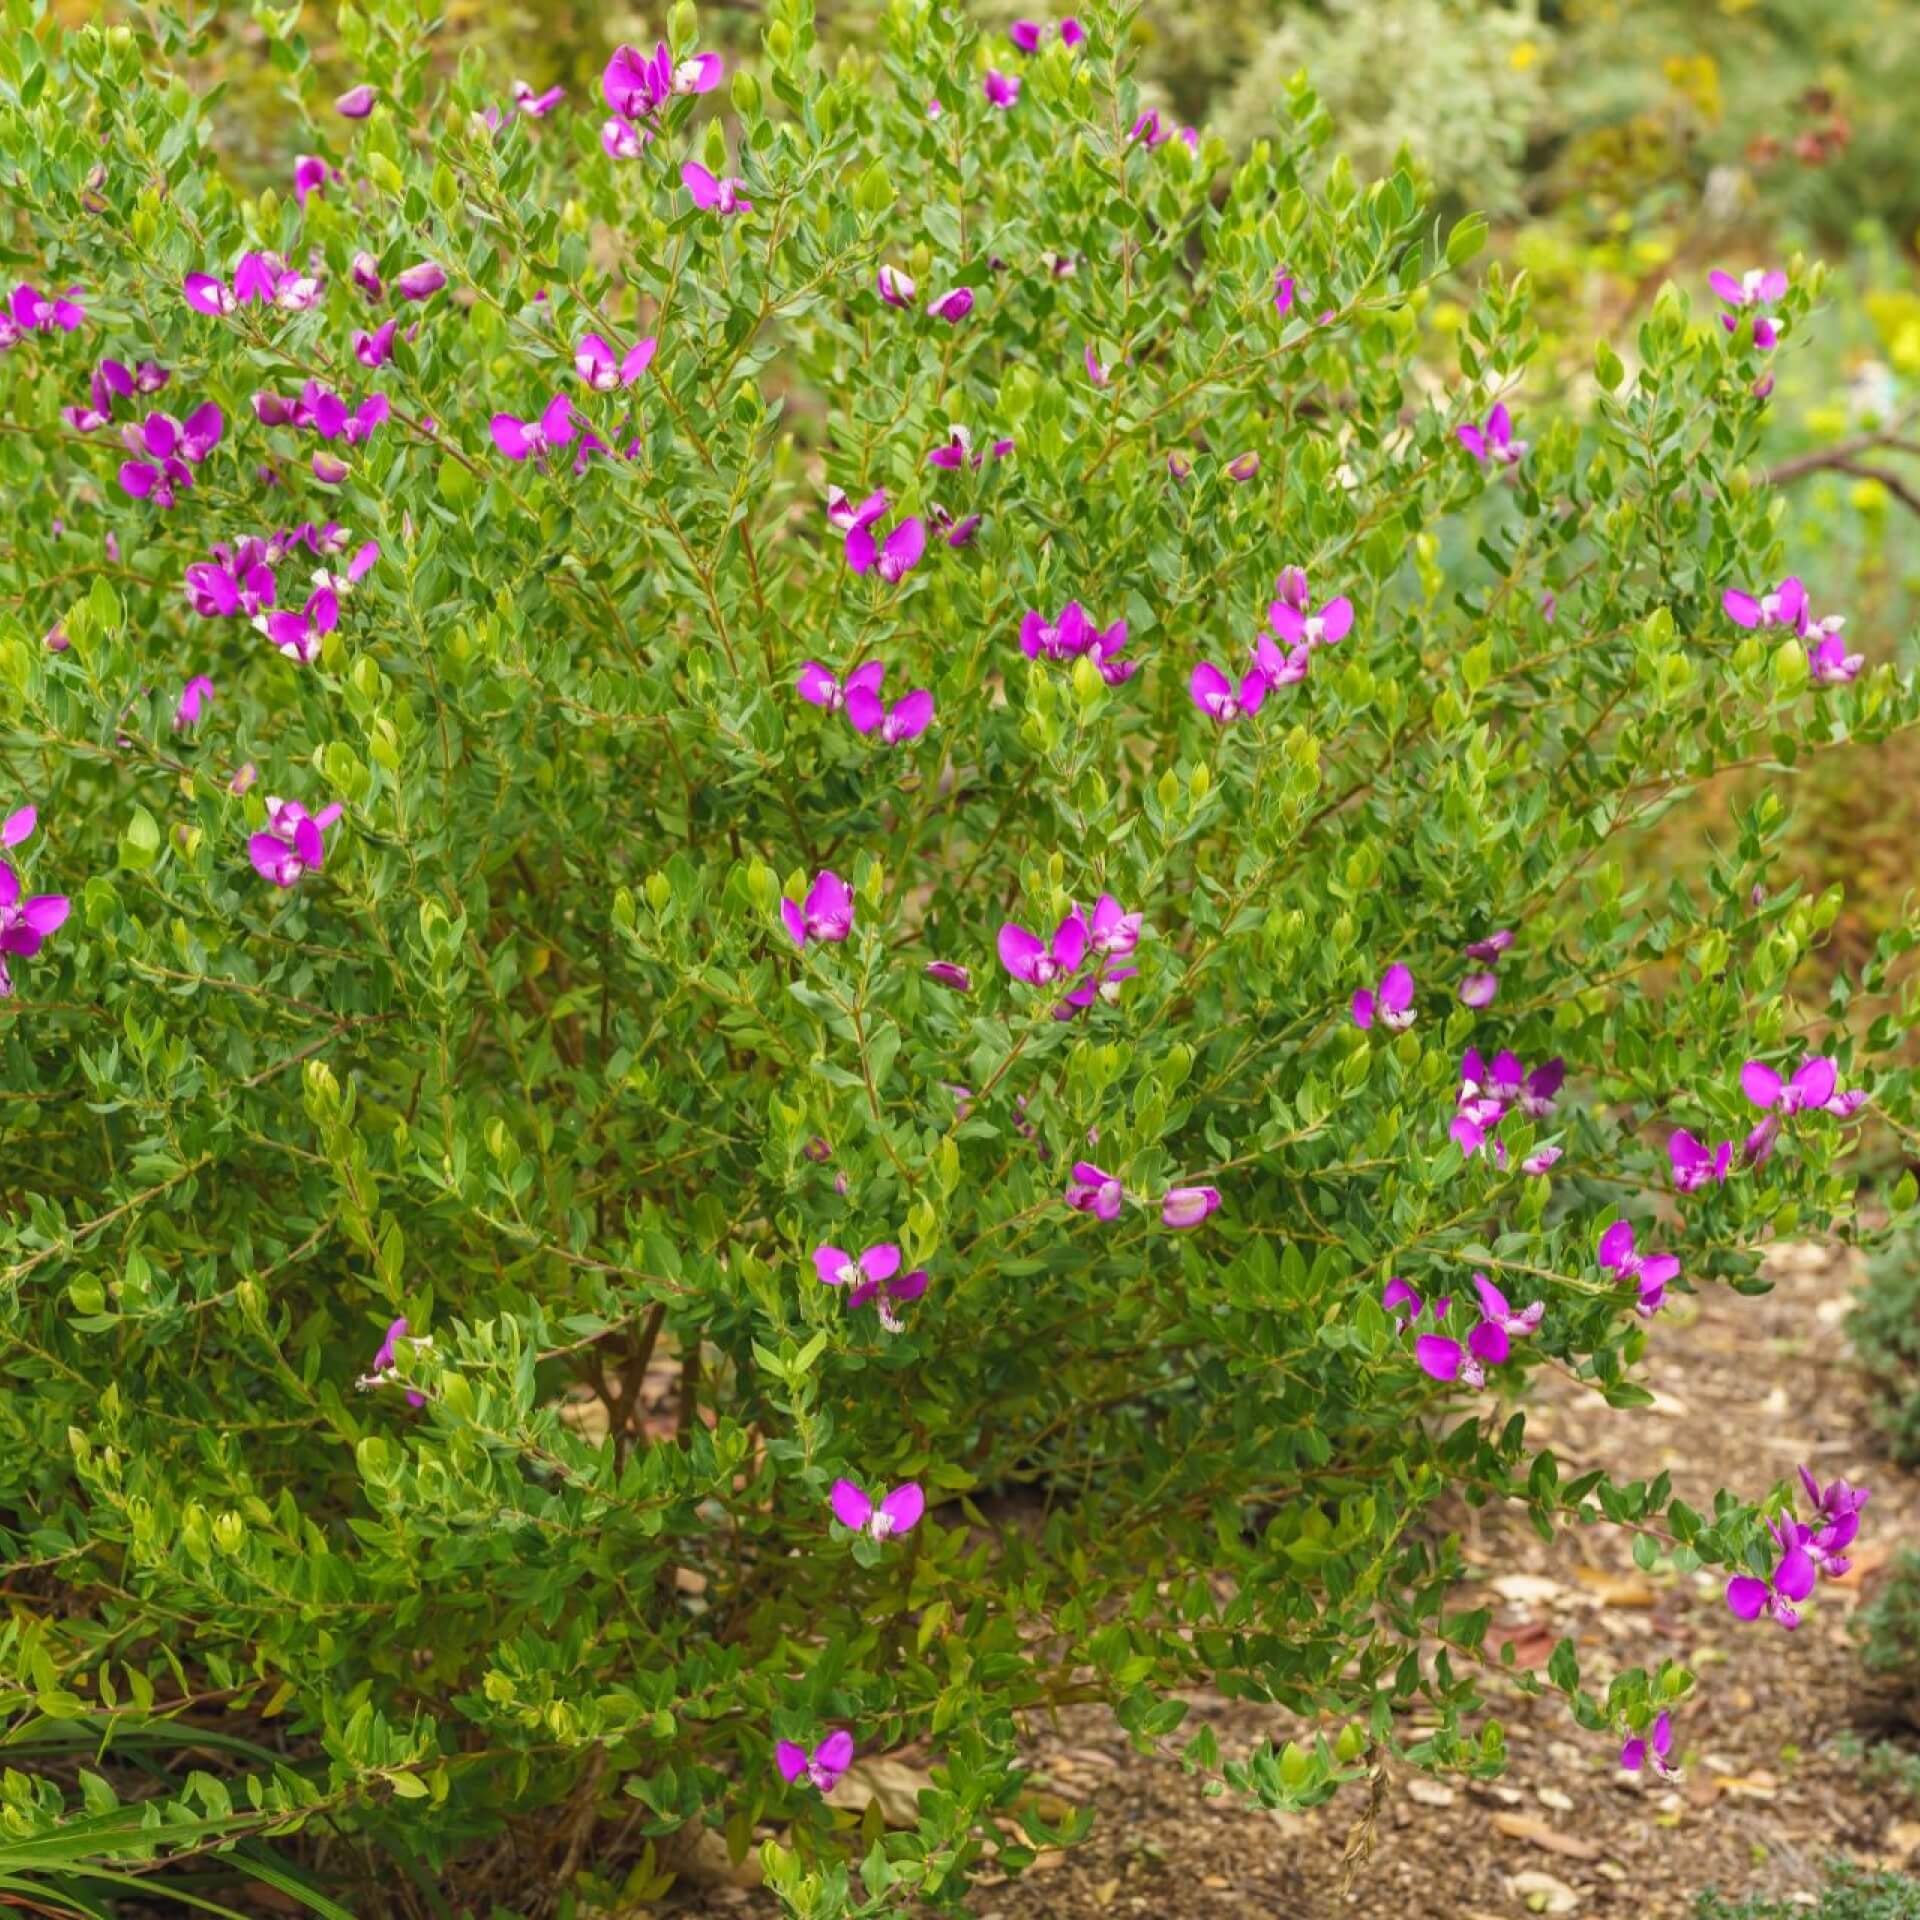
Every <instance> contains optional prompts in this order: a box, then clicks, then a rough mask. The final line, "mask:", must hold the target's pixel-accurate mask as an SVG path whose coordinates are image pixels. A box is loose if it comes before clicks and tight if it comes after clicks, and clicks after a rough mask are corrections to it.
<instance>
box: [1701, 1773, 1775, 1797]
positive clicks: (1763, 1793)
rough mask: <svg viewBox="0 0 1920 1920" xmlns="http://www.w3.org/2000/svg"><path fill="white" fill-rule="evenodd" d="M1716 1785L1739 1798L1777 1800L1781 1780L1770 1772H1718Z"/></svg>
mask: <svg viewBox="0 0 1920 1920" xmlns="http://www.w3.org/2000/svg"><path fill="white" fill-rule="evenodd" d="M1714 1785H1715V1786H1717V1787H1718V1788H1719V1789H1720V1791H1721V1792H1722V1793H1728V1794H1732V1795H1733V1797H1734V1798H1735V1799H1737V1800H1777V1799H1778V1798H1779V1797H1780V1782H1779V1781H1778V1780H1776V1779H1775V1778H1774V1777H1773V1775H1772V1774H1770V1773H1765V1772H1761V1773H1736V1774H1724V1773H1723V1774H1716V1775H1715V1776H1714Z"/></svg>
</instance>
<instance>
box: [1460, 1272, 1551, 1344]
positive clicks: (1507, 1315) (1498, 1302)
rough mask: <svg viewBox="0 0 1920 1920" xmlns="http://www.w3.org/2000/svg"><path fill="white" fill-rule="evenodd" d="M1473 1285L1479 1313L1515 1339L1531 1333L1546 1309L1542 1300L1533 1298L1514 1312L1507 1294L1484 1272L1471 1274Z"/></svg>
mask: <svg viewBox="0 0 1920 1920" xmlns="http://www.w3.org/2000/svg"><path fill="white" fill-rule="evenodd" d="M1473 1287H1474V1291H1475V1292H1476V1293H1477V1294H1479V1296H1480V1312H1481V1314H1482V1315H1483V1316H1484V1317H1485V1318H1486V1319H1487V1320H1489V1321H1491V1322H1492V1324H1493V1325H1494V1326H1496V1327H1498V1328H1499V1329H1500V1331H1501V1332H1502V1333H1506V1334H1511V1335H1512V1336H1513V1337H1514V1338H1515V1339H1516V1340H1518V1339H1524V1338H1525V1337H1526V1336H1527V1335H1528V1334H1530V1333H1532V1332H1533V1331H1534V1330H1535V1329H1536V1328H1537V1327H1538V1326H1539V1325H1540V1321H1541V1319H1542V1317H1543V1316H1544V1315H1545V1313H1546V1311H1547V1309H1546V1303H1545V1302H1544V1301H1541V1300H1535V1301H1534V1302H1532V1304H1531V1305H1529V1306H1525V1307H1522V1308H1521V1309H1520V1310H1519V1312H1517V1313H1516V1312H1515V1311H1514V1310H1513V1308H1512V1307H1510V1306H1509V1305H1508V1304H1507V1296H1506V1295H1505V1294H1504V1293H1502V1292H1501V1291H1500V1289H1499V1288H1498V1287H1496V1286H1495V1285H1494V1284H1493V1282H1492V1281H1491V1280H1489V1279H1488V1278H1487V1276H1486V1275H1485V1274H1484V1273H1476V1274H1475V1275H1474V1276H1473Z"/></svg>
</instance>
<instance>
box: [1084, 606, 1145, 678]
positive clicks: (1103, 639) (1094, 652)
mask: <svg viewBox="0 0 1920 1920" xmlns="http://www.w3.org/2000/svg"><path fill="white" fill-rule="evenodd" d="M1126 644H1127V623H1126V622H1125V621H1124V620H1116V621H1115V622H1114V623H1113V625H1112V626H1110V627H1109V628H1108V629H1107V630H1106V632H1105V633H1101V634H1097V635H1096V636H1095V638H1094V642H1093V645H1092V646H1090V647H1089V648H1088V649H1087V658H1088V659H1089V660H1091V661H1092V662H1093V664H1094V665H1095V666H1096V667H1098V668H1099V669H1100V678H1101V679H1102V680H1104V681H1105V682H1106V683H1107V685H1108V686H1110V687H1121V686H1125V685H1126V683H1127V682H1128V681H1129V680H1131V679H1132V678H1133V676H1134V675H1135V674H1136V673H1138V672H1139V671H1140V662H1139V661H1138V660H1122V659H1121V658H1120V657H1119V656H1120V653H1121V651H1122V650H1123V649H1124V648H1125V646H1126Z"/></svg>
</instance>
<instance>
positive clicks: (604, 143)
mask: <svg viewBox="0 0 1920 1920" xmlns="http://www.w3.org/2000/svg"><path fill="white" fill-rule="evenodd" d="M652 138H653V130H652V129H651V128H650V127H641V126H636V125H635V124H634V123H633V122H632V121H631V120H623V119H621V117H620V116H619V115H618V114H617V113H616V114H614V115H612V116H611V117H610V118H608V119H605V120H602V121H601V122H600V145H601V147H602V149H603V150H604V151H605V153H606V156H607V158H608V159H609V160H637V159H639V157H640V153H641V150H642V149H643V148H644V147H645V146H646V144H647V142H648V141H649V140H651V139H652Z"/></svg>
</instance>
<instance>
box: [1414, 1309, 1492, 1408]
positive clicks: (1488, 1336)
mask: <svg viewBox="0 0 1920 1920" xmlns="http://www.w3.org/2000/svg"><path fill="white" fill-rule="evenodd" d="M1447 1304H1448V1303H1447V1302H1446V1301H1444V1300H1439V1301H1436V1302H1435V1303H1434V1312H1435V1315H1436V1317H1437V1316H1438V1315H1440V1314H1442V1313H1444V1312H1445V1311H1446V1307H1447ZM1512 1350H1513V1349H1512V1346H1511V1344H1510V1343H1509V1341H1508V1338H1507V1335H1506V1333H1505V1332H1504V1331H1503V1330H1502V1329H1501V1328H1500V1327H1498V1326H1496V1325H1495V1324H1494V1323H1493V1322H1492V1321H1491V1320H1482V1321H1480V1322H1479V1324H1478V1325H1477V1326H1475V1327H1474V1329H1473V1331H1472V1332H1471V1333H1469V1334H1468V1335H1467V1344H1466V1345H1465V1346H1464V1347H1462V1346H1461V1344H1460V1342H1459V1341H1458V1340H1453V1339H1449V1338H1448V1337H1447V1336H1446V1335H1445V1334H1443V1333H1423V1334H1420V1335H1419V1336H1418V1337H1417V1338H1416V1339H1415V1340H1414V1343H1413V1358H1414V1363H1415V1365H1417V1366H1418V1367H1419V1369H1420V1371H1421V1372H1422V1373H1424V1374H1426V1375H1427V1376H1428V1378H1429V1379H1433V1380H1443V1381H1446V1382H1448V1383H1451V1382H1453V1381H1455V1380H1458V1381H1460V1382H1461V1383H1462V1384H1463V1385H1465V1386H1469V1387H1475V1388H1479V1387H1484V1386H1485V1385H1486V1384H1487V1369H1488V1368H1489V1367H1497V1366H1500V1365H1502V1364H1504V1362H1505V1361H1506V1359H1507V1356H1508V1355H1509V1354H1510V1353H1511V1352H1512Z"/></svg>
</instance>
